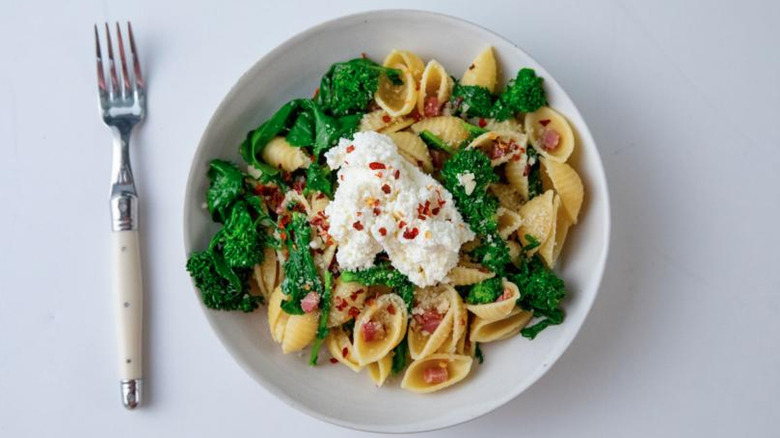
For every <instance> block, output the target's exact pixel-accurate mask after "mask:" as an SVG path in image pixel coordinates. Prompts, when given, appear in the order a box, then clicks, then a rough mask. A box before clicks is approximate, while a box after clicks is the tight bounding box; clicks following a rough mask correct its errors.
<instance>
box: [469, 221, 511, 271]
mask: <svg viewBox="0 0 780 438" xmlns="http://www.w3.org/2000/svg"><path fill="white" fill-rule="evenodd" d="M471 255H472V257H474V258H475V259H477V260H478V261H479V262H480V263H481V264H482V265H483V266H485V267H486V268H488V269H490V270H491V271H493V272H495V273H496V274H498V275H504V271H505V269H504V268H505V267H506V265H507V264H508V263H509V262H510V257H509V247H508V246H507V245H506V242H505V241H504V239H502V238H501V236H500V235H499V234H498V232H497V231H493V232H491V233H490V234H487V235H485V236H484V237H482V239H481V244H480V245H479V246H478V247H476V248H475V249H474V251H472V252H471Z"/></svg>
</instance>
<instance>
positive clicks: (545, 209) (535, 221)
mask: <svg viewBox="0 0 780 438" xmlns="http://www.w3.org/2000/svg"><path fill="white" fill-rule="evenodd" d="M520 216H521V217H522V218H523V224H522V225H521V226H520V228H519V229H518V230H517V235H518V237H519V238H520V243H521V244H522V245H523V246H527V245H528V241H527V240H526V238H525V235H526V234H530V235H532V236H534V237H535V238H536V240H538V241H539V242H540V243H544V242H545V241H546V240H547V238H548V237H549V236H550V233H551V232H552V225H553V223H554V219H555V212H554V210H553V191H552V190H548V191H546V192H544V194H543V195H540V196H537V197H535V198H533V199H531V200H530V201H528V202H527V203H525V204H524V205H523V206H522V207H520ZM538 250H539V248H538V247H537V248H535V249H533V250H531V251H530V252H531V253H532V254H533V253H535V252H536V251H538Z"/></svg>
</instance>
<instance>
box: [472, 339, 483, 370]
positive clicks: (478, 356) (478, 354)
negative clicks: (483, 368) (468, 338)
mask: <svg viewBox="0 0 780 438" xmlns="http://www.w3.org/2000/svg"><path fill="white" fill-rule="evenodd" d="M474 357H475V358H476V359H477V361H479V363H480V365H481V364H482V362H484V361H485V356H483V355H482V349H481V348H479V342H475V343H474Z"/></svg>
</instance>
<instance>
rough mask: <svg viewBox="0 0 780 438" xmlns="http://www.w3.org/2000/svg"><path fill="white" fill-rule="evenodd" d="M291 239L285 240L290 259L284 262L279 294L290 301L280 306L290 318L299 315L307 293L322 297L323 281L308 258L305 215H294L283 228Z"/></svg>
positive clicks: (309, 236) (309, 255)
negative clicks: (302, 301) (280, 292)
mask: <svg viewBox="0 0 780 438" xmlns="http://www.w3.org/2000/svg"><path fill="white" fill-rule="evenodd" d="M285 230H286V232H287V234H288V235H289V236H290V237H289V238H288V239H287V249H288V250H289V256H288V257H287V261H285V262H284V280H283V281H282V293H284V294H285V295H287V296H288V297H289V299H288V300H286V301H284V302H282V310H284V311H285V312H287V313H289V314H291V315H302V314H303V313H304V312H303V309H302V308H301V300H302V299H303V298H304V297H305V296H306V295H307V294H308V293H309V292H315V293H317V294H319V295H320V296H322V294H323V289H322V281H320V277H319V275H317V268H316V266H315V265H314V257H313V256H312V255H311V249H310V248H309V243H310V242H311V226H310V225H309V220H308V219H307V218H306V215H305V214H303V213H299V212H297V211H296V212H293V214H292V220H291V221H290V223H289V224H288V225H287V227H286V228H285Z"/></svg>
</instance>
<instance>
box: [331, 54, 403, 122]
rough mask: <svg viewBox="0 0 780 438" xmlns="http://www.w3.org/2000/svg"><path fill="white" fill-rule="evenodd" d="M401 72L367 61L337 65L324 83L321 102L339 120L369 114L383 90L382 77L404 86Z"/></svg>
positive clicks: (352, 61) (354, 60)
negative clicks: (361, 113)
mask: <svg viewBox="0 0 780 438" xmlns="http://www.w3.org/2000/svg"><path fill="white" fill-rule="evenodd" d="M400 73H401V72H400V71H399V70H396V69H391V68H387V67H382V66H381V65H379V64H377V63H375V62H373V61H371V60H369V59H364V58H356V59H352V60H349V61H346V62H339V63H336V64H333V65H332V66H331V67H330V69H329V70H328V72H327V73H325V76H323V77H322V80H321V81H320V88H319V93H318V94H317V103H319V104H320V106H321V107H322V109H324V110H325V111H327V112H329V113H330V114H332V115H334V116H337V117H341V116H345V115H348V114H356V113H359V112H365V111H366V109H367V108H368V104H369V103H370V102H371V100H373V98H374V94H375V93H376V90H377V88H378V87H379V75H380V74H385V75H387V77H388V79H390V80H391V81H392V82H393V83H394V84H396V85H400V84H402V82H401V78H400Z"/></svg>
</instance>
